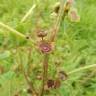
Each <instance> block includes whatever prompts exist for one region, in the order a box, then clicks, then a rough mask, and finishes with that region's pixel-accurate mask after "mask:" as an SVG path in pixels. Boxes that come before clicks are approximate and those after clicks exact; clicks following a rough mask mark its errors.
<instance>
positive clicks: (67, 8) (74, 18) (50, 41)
mask: <svg viewBox="0 0 96 96" xmlns="http://www.w3.org/2000/svg"><path fill="white" fill-rule="evenodd" d="M73 3H74V1H73V0H66V1H64V0H60V2H57V3H56V4H55V6H54V9H53V13H52V14H53V15H52V16H54V18H55V22H54V24H53V25H52V27H51V26H50V30H47V31H46V30H44V29H43V28H42V26H41V25H40V23H39V21H38V20H39V19H38V20H37V23H36V30H35V31H36V32H35V33H36V38H37V40H33V39H32V38H31V37H30V36H25V35H24V34H22V33H21V32H18V31H16V30H15V29H13V28H11V27H9V26H8V25H5V24H4V23H2V22H0V27H3V28H4V29H6V30H9V31H10V32H12V33H14V34H16V35H17V36H18V37H22V38H24V39H26V40H27V42H30V44H31V47H32V48H33V47H34V48H36V50H37V52H38V51H39V53H40V54H42V55H43V62H42V70H41V75H40V76H38V77H37V78H38V79H39V80H40V82H41V83H40V84H41V85H40V87H39V88H36V87H35V84H34V80H31V78H30V76H31V74H32V73H33V72H32V70H31V71H30V69H31V60H30V58H31V51H32V49H31V48H29V49H28V54H29V55H28V59H29V61H28V63H29V67H28V70H27V69H26V68H24V66H23V62H21V65H20V66H21V69H22V72H23V74H24V77H25V80H26V82H27V84H28V89H27V92H28V93H29V94H30V95H31V96H45V94H47V93H48V94H50V95H49V96H52V95H51V93H50V91H51V90H54V89H58V88H60V86H62V81H64V80H67V79H68V76H69V75H70V74H73V73H76V72H79V71H82V70H86V69H89V68H92V67H95V66H96V64H93V65H89V66H85V67H82V68H79V69H76V70H73V71H71V72H68V73H66V72H64V71H63V70H60V71H59V72H58V73H56V78H54V79H51V78H49V75H48V69H49V66H48V65H49V60H50V59H51V58H50V54H52V53H53V52H54V51H56V50H55V43H56V40H58V39H57V38H58V37H57V34H58V32H59V30H60V26H61V25H62V22H64V20H65V19H68V18H69V19H70V21H71V22H78V21H80V17H79V15H78V13H77V10H76V9H75V8H74V6H73V5H74V4H73ZM36 7H37V5H34V6H32V8H31V9H30V10H29V11H28V13H27V14H26V15H25V16H24V18H23V19H22V20H21V23H22V22H26V19H27V18H28V16H29V15H30V14H31V13H34V12H33V10H34V9H35V8H36ZM38 14H39V13H38ZM37 17H38V18H40V14H39V15H38V16H37ZM48 31H50V32H48ZM48 33H50V35H48ZM26 46H27V45H26ZM17 50H19V48H17ZM17 52H18V51H17ZM32 67H33V66H32ZM26 70H27V71H26ZM37 85H38V84H37ZM18 94H19V93H16V94H15V95H14V96H19V95H18Z"/></svg>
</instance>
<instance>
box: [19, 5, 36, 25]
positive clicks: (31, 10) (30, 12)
mask: <svg viewBox="0 0 96 96" xmlns="http://www.w3.org/2000/svg"><path fill="white" fill-rule="evenodd" d="M35 7H36V5H35V4H34V5H33V6H32V7H31V8H30V9H29V11H28V12H27V13H26V14H25V16H24V17H23V18H22V19H21V23H23V22H25V21H26V20H27V18H28V17H29V16H30V15H32V13H33V10H34V9H35Z"/></svg>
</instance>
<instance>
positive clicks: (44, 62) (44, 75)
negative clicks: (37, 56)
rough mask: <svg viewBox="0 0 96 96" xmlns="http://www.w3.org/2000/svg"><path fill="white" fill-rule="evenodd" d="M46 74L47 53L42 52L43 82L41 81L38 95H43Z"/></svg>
mask: <svg viewBox="0 0 96 96" xmlns="http://www.w3.org/2000/svg"><path fill="white" fill-rule="evenodd" d="M47 74H48V54H44V61H43V82H42V88H41V92H40V96H43V95H44V86H45V84H46V81H47Z"/></svg>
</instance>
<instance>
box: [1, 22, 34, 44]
mask: <svg viewBox="0 0 96 96" xmlns="http://www.w3.org/2000/svg"><path fill="white" fill-rule="evenodd" d="M0 27H2V28H4V29H6V30H8V31H10V32H12V33H14V34H15V35H17V36H19V37H22V38H24V39H26V38H27V37H26V35H24V34H22V33H20V32H19V31H17V30H15V29H13V28H11V27H10V26H8V25H6V24H4V23H2V22H0ZM29 40H30V41H31V43H32V44H33V45H36V44H35V42H34V40H32V39H31V38H29Z"/></svg>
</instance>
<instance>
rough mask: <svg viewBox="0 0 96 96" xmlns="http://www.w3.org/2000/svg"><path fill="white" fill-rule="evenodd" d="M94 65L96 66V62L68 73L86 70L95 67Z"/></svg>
mask: <svg viewBox="0 0 96 96" xmlns="http://www.w3.org/2000/svg"><path fill="white" fill-rule="evenodd" d="M94 67H96V64H92V65H87V66H84V67H81V68H78V69H74V70H73V71H70V72H68V73H67V74H68V75H71V74H74V73H77V72H81V71H84V70H88V69H90V68H94Z"/></svg>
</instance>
